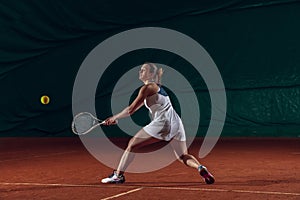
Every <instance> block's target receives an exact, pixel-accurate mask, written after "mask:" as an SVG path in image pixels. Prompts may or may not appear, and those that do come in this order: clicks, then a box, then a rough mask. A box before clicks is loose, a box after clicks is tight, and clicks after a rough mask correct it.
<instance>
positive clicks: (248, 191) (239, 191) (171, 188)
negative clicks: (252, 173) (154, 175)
mask: <svg viewBox="0 0 300 200" xmlns="http://www.w3.org/2000/svg"><path fill="white" fill-rule="evenodd" d="M144 188H147V187H144ZM150 188H155V189H163V190H190V191H199V190H201V191H207V192H235V193H251V194H273V195H292V196H300V193H293V192H272V191H257V190H227V189H217V188H211V189H208V188H182V187H156V186H154V187H150Z"/></svg>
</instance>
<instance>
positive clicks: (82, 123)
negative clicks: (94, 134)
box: [72, 112, 117, 135]
mask: <svg viewBox="0 0 300 200" xmlns="http://www.w3.org/2000/svg"><path fill="white" fill-rule="evenodd" d="M104 123H105V121H104V120H101V119H98V118H96V117H94V116H93V115H92V114H91V113H89V112H81V113H79V114H77V115H76V116H75V117H74V119H73V122H72V131H73V133H75V134H76V135H84V134H87V133H88V132H90V131H92V130H93V129H95V128H96V127H98V126H100V125H102V124H104ZM116 123H117V122H116Z"/></svg>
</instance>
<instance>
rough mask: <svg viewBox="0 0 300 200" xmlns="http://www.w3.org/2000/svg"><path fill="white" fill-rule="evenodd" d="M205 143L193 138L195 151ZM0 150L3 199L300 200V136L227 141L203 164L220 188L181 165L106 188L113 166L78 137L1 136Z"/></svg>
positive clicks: (131, 177) (0, 194)
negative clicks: (87, 147) (95, 154)
mask: <svg viewBox="0 0 300 200" xmlns="http://www.w3.org/2000/svg"><path fill="white" fill-rule="evenodd" d="M125 142H126V140H124V141H123V144H125ZM201 142H202V140H201V139H198V140H196V141H194V143H193V144H192V146H191V148H190V152H191V153H192V154H194V155H197V154H198V151H199V147H200V145H201ZM121 143H122V142H121ZM0 148H1V154H0V156H1V157H0V158H1V159H0V170H1V178H0V199H7V200H10V199H97V200H101V199H103V200H104V199H118V200H121V199H143V200H145V199H190V200H193V199H216V200H217V199H222V200H223V199H243V200H246V199H255V200H260V199H274V200H275V199H276V200H278V199H284V200H287V199H293V200H296V199H300V165H299V163H300V139H299V138H234V139H233V138H223V139H220V140H219V142H218V143H217V145H216V147H215V148H214V149H213V151H212V152H211V153H210V154H209V155H208V156H207V157H205V158H204V159H203V160H202V161H203V163H205V164H206V166H207V167H208V168H209V170H210V171H211V172H213V174H214V176H215V178H216V183H215V184H213V185H206V184H205V183H204V182H203V181H202V180H201V178H200V176H198V175H197V173H196V172H195V170H193V169H190V168H188V167H186V166H185V165H183V164H181V163H180V162H178V161H176V162H174V163H173V164H171V165H170V166H168V167H165V168H163V169H161V170H158V171H155V172H152V173H145V174H133V173H127V174H126V183H125V184H121V185H103V184H100V178H103V177H105V176H107V175H109V174H110V173H111V171H112V169H110V168H108V167H106V166H104V165H103V164H101V163H100V162H99V161H98V160H96V159H95V158H94V157H93V156H91V155H90V154H89V153H88V152H87V150H86V149H85V147H84V146H83V144H82V143H81V141H80V139H79V138H1V139H0Z"/></svg>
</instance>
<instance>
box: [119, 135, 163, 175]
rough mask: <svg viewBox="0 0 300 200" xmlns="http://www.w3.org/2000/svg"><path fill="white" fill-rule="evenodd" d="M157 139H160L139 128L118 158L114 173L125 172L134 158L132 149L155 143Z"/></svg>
mask: <svg viewBox="0 0 300 200" xmlns="http://www.w3.org/2000/svg"><path fill="white" fill-rule="evenodd" d="M159 141H160V140H159V139H156V138H153V137H152V136H150V135H149V134H147V133H146V132H145V131H144V130H143V129H141V130H140V131H139V132H137V133H136V135H135V136H134V137H133V138H131V140H130V141H129V143H128V146H127V148H126V150H125V151H124V153H123V155H122V157H121V159H120V162H119V165H118V168H117V170H116V173H117V174H123V173H124V172H125V170H126V168H127V167H128V165H129V164H130V163H131V162H132V161H133V159H134V153H133V152H134V151H136V150H138V149H140V148H142V147H144V146H146V145H149V144H153V143H156V142H159Z"/></svg>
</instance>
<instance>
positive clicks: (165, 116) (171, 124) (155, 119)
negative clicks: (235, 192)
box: [101, 63, 215, 184]
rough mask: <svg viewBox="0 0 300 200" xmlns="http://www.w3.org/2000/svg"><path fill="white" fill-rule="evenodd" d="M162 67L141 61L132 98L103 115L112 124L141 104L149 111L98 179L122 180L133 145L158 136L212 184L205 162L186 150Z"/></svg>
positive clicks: (181, 129) (182, 129)
mask: <svg viewBox="0 0 300 200" xmlns="http://www.w3.org/2000/svg"><path fill="white" fill-rule="evenodd" d="M162 74H163V70H162V69H161V68H160V69H158V68H157V66H156V65H155V64H153V63H145V64H143V65H142V67H141V69H140V71H139V79H140V80H141V81H142V82H143V83H144V85H143V86H142V87H141V88H140V90H139V93H138V96H137V97H136V99H135V100H134V101H133V102H132V103H131V105H129V106H128V107H126V108H125V109H124V110H123V111H121V112H120V113H118V114H116V115H114V116H112V117H109V118H107V119H106V122H105V125H112V124H115V121H116V120H118V119H121V118H124V117H128V116H130V115H132V114H133V113H134V112H135V111H137V110H138V109H139V108H141V107H142V106H143V105H145V106H146V107H147V108H148V109H149V111H150V113H151V114H152V121H151V122H150V123H149V124H148V125H146V126H145V127H144V128H142V129H141V130H140V131H138V132H137V133H136V135H135V136H134V137H133V138H132V139H131V140H130V141H129V143H128V146H127V148H126V150H125V151H124V153H123V155H122V157H121V160H120V162H119V165H118V168H117V169H116V170H114V171H113V173H112V175H110V176H109V177H108V178H104V179H102V180H101V182H102V183H124V182H125V176H124V172H125V171H126V168H127V166H128V165H129V164H130V163H131V161H132V160H133V158H134V154H133V153H130V152H135V151H136V150H137V149H140V148H142V147H143V146H145V145H149V144H153V143H156V142H159V141H161V140H165V141H171V143H170V144H171V145H172V148H173V149H174V152H175V154H176V156H177V158H178V160H179V161H181V162H183V163H184V164H185V165H187V166H189V167H193V168H195V169H197V171H198V173H199V174H200V175H201V177H202V178H203V179H204V181H205V182H206V183H207V184H213V183H214V181H215V179H214V177H213V175H212V174H211V173H210V172H209V171H208V170H207V168H206V167H205V166H203V165H202V164H200V163H199V161H198V160H197V159H196V158H195V157H194V156H192V155H190V154H188V151H187V146H186V136H185V131H184V127H183V124H182V121H181V119H180V117H179V116H178V114H177V113H176V111H175V110H174V109H173V107H172V104H171V102H170V99H169V96H168V94H167V93H166V92H165V90H164V89H163V88H162V87H161V77H162Z"/></svg>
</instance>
